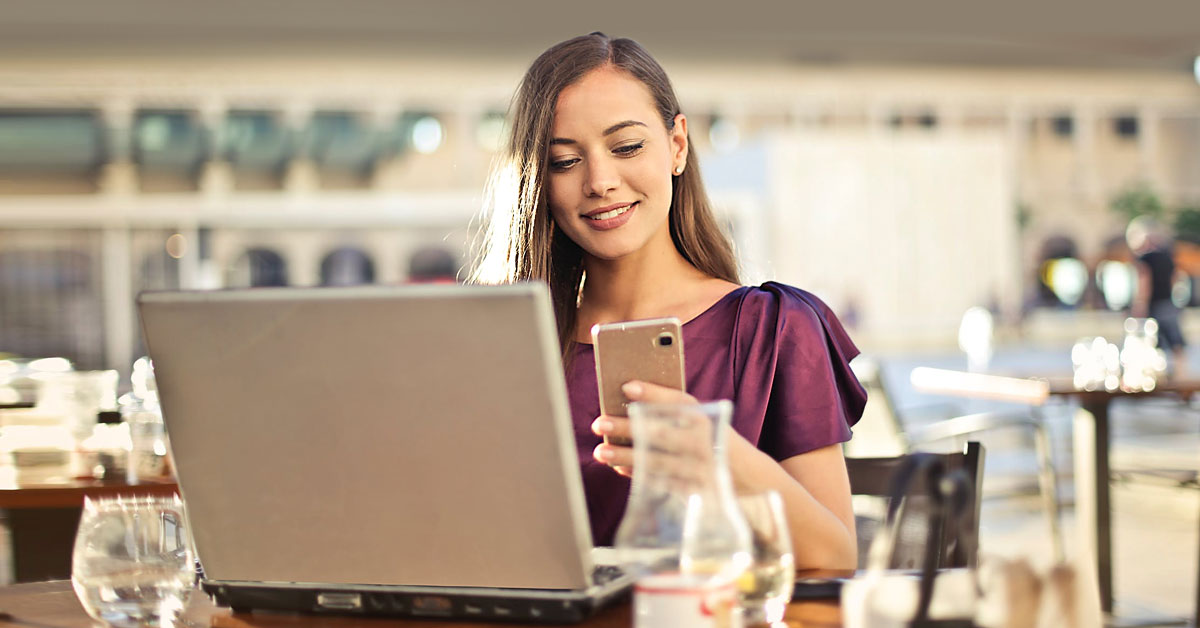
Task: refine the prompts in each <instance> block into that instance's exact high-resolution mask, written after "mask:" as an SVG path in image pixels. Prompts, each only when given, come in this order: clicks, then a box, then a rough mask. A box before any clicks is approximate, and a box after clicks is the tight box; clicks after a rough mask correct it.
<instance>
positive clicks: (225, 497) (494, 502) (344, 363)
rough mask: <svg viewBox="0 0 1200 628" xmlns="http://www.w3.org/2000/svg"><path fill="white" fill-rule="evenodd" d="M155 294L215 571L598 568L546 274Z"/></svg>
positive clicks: (427, 576)
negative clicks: (447, 282)
mask: <svg viewBox="0 0 1200 628" xmlns="http://www.w3.org/2000/svg"><path fill="white" fill-rule="evenodd" d="M139 308H140V312H141V316H142V324H143V330H144V332H145V336H146V342H147V346H148V348H149V352H150V356H151V358H152V359H153V360H154V365H155V375H156V379H157V382H158V388H159V394H160V398H161V401H162V405H163V413H164V419H165V421H166V425H167V429H168V432H169V435H170V439H171V445H172V450H173V453H174V459H175V464H176V468H177V473H178V477H179V483H180V487H181V490H182V493H183V496H184V499H185V501H186V504H187V507H188V510H189V518H190V520H191V522H192V527H193V534H194V537H195V541H196V546H197V551H198V553H199V556H200V559H201V562H202V564H203V565H204V568H205V572H206V576H207V577H208V578H209V579H211V580H215V581H251V582H312V583H344V584H395V585H429V586H478V587H514V588H547V589H581V588H585V587H586V586H587V584H588V574H589V573H590V569H591V564H590V559H589V557H588V552H589V550H590V549H591V536H590V533H589V531H588V527H587V516H586V506H585V503H584V499H583V494H582V488H581V486H582V485H581V482H580V476H579V467H578V461H577V459H576V454H575V445H574V439H573V435H572V429H571V425H570V418H569V410H568V405H567V398H566V390H565V386H564V383H563V374H562V366H561V361H560V358H559V348H558V343H557V337H556V335H555V331H554V330H555V325H554V319H553V313H552V311H551V307H550V301H549V296H548V294H547V292H546V289H545V287H543V286H540V285H514V286H502V287H464V286H422V287H403V288H396V287H369V288H345V289H342V288H337V289H329V288H326V289H266V290H262V289H259V290H244V291H222V292H192V293H147V294H144V295H142V296H141V297H140V298H139Z"/></svg>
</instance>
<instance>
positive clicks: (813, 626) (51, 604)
mask: <svg viewBox="0 0 1200 628" xmlns="http://www.w3.org/2000/svg"><path fill="white" fill-rule="evenodd" d="M0 611H3V612H4V613H5V615H6V616H0V627H3V626H13V627H14V628H29V627H30V626H37V627H38V628H74V627H79V628H85V627H86V628H91V626H93V625H94V624H93V623H92V620H91V618H89V617H88V616H87V614H85V613H84V612H83V607H81V606H80V605H79V601H78V600H77V599H76V597H75V592H74V591H73V590H72V589H71V583H70V582H67V581H61V580H59V581H53V582H38V583H32V584H18V585H14V586H10V587H0ZM784 621H785V623H786V625H787V626H791V627H792V628H838V627H839V626H841V625H842V614H841V609H840V608H839V606H838V601H837V600H835V599H830V600H817V601H806V602H793V603H792V604H790V605H788V609H787V614H786V615H785V617H784ZM182 624H183V625H185V626H213V627H216V628H284V627H296V628H300V627H308V628H312V627H319V628H350V627H352V626H362V625H371V626H380V627H381V628H382V627H384V626H397V627H402V628H496V627H497V626H509V627H515V628H519V626H520V625H519V624H495V623H489V624H482V623H460V622H449V621H445V620H432V621H419V620H401V619H364V618H361V617H334V616H324V615H282V614H267V613H264V614H257V615H256V614H239V615H233V614H231V613H230V612H229V609H225V608H217V607H214V606H213V605H212V603H211V602H210V601H209V600H208V598H207V597H205V596H204V595H203V594H202V593H199V592H197V593H196V594H194V595H193V596H192V601H191V603H190V604H189V605H188V608H187V610H186V611H185V612H184V615H183V622H182ZM576 625H577V626H581V627H582V628H618V627H625V626H632V625H633V621H632V617H631V610H630V605H629V604H628V603H625V604H621V605H619V606H615V607H612V608H609V609H607V610H605V611H602V612H601V613H600V614H598V615H597V616H595V617H593V618H592V619H591V620H589V621H586V622H584V623H582V624H576Z"/></svg>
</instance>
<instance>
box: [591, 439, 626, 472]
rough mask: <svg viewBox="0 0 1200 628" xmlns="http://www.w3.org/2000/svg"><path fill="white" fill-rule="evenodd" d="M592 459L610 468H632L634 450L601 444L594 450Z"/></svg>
mask: <svg viewBox="0 0 1200 628" xmlns="http://www.w3.org/2000/svg"><path fill="white" fill-rule="evenodd" d="M592 457H593V458H595V459H596V460H598V461H600V462H603V463H604V464H606V465H608V466H610V467H632V466H633V448H631V447H620V446H617V445H613V444H610V443H601V444H599V445H596V448H595V449H593V450H592Z"/></svg>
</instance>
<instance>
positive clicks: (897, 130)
mask: <svg viewBox="0 0 1200 628" xmlns="http://www.w3.org/2000/svg"><path fill="white" fill-rule="evenodd" d="M781 4H786V6H778V5H776V4H775V3H763V2H739V3H736V6H734V5H733V4H701V5H689V6H687V7H674V6H673V7H665V6H657V5H644V4H642V5H639V4H634V3H624V4H623V3H616V4H607V5H605V7H604V8H603V9H601V8H600V7H593V8H592V9H591V10H584V11H583V12H584V13H590V14H591V15H590V16H586V15H585V16H581V15H574V16H569V15H567V13H570V12H568V11H558V10H553V9H552V7H551V6H549V5H546V4H544V3H540V2H533V1H528V0H526V1H517V2H506V3H486V2H467V1H461V0H460V1H448V2H434V1H425V2H405V3H397V2H391V1H386V0H349V1H347V2H338V3H330V2H324V1H320V0H296V1H291V2H255V3H237V2H224V1H217V2H210V3H202V4H201V3H187V4H174V3H172V4H163V3H153V2H134V1H130V0H118V1H113V2H104V3H89V2H67V3H53V4H46V3H37V2H11V1H9V2H5V3H4V19H3V20H0V351H4V352H8V353H11V354H15V355H19V356H26V357H42V356H62V357H66V358H68V359H69V360H71V361H72V362H73V363H74V364H75V366H76V368H79V369H100V368H115V369H119V370H120V371H121V372H122V373H123V374H124V373H128V372H129V369H130V365H131V364H132V362H133V360H134V359H135V358H136V357H137V356H139V355H141V354H142V352H143V349H142V347H141V344H140V339H139V333H138V331H137V321H136V315H135V312H134V308H133V297H134V295H135V294H136V293H137V292H139V291H141V290H153V289H175V288H189V289H190V288H219V287H232V286H258V285H301V286H307V285H346V284H355V283H400V282H405V281H410V280H415V279H436V278H446V279H452V278H453V277H455V276H462V275H461V271H462V269H463V268H464V266H466V265H467V264H468V263H469V261H470V260H471V252H470V247H469V245H470V242H471V241H472V236H473V234H474V230H475V228H477V227H478V221H474V222H473V219H474V217H475V214H476V212H477V211H478V209H479V207H480V204H481V203H480V200H481V195H480V192H481V189H482V186H483V184H484V180H485V177H486V174H487V171H488V166H489V164H490V163H491V159H492V157H493V156H494V155H495V151H496V147H497V145H498V142H499V141H500V138H501V136H502V134H503V129H504V113H505V110H506V108H507V105H508V101H509V98H510V96H511V94H512V91H513V89H514V88H515V86H516V84H517V82H518V80H519V78H520V75H521V72H522V71H523V69H524V67H525V66H526V65H527V64H528V63H529V61H530V60H532V58H533V57H535V56H536V55H537V54H538V53H539V52H540V51H541V50H543V49H545V48H546V47H547V46H549V45H550V44H552V43H554V42H556V41H559V40H562V39H564V38H567V37H570V36H573V35H576V34H580V33H584V32H587V31H590V30H597V29H599V30H604V31H606V32H608V33H609V34H611V35H614V36H630V37H634V38H636V39H638V40H639V41H641V43H643V44H644V45H645V46H646V47H647V48H648V49H649V50H650V51H651V52H652V53H653V54H655V55H656V56H658V57H659V59H660V60H661V61H662V63H663V64H664V65H665V66H666V68H667V70H668V73H669V74H670V75H671V77H672V78H673V80H674V81H675V83H676V88H677V90H678V92H679V93H680V96H681V99H682V102H683V105H684V108H685V112H686V113H687V114H688V116H689V118H690V121H691V129H692V131H691V132H692V139H693V142H694V143H695V145H696V150H697V151H698V153H699V155H700V157H701V163H702V165H703V169H704V173H705V176H706V179H707V183H708V185H709V188H710V192H711V194H712V195H713V197H714V198H715V200H716V202H717V205H718V207H719V208H720V210H721V212H722V217H723V219H724V221H725V222H726V224H727V225H728V227H729V229H730V231H731V233H732V234H733V235H734V238H735V240H736V242H737V245H738V249H739V253H740V257H741V261H742V264H743V268H744V271H745V275H746V281H748V282H758V281H761V280H764V279H778V280H780V281H785V282H789V283H793V284H796V285H799V286H803V287H806V288H808V289H810V290H812V291H814V292H816V293H817V294H818V295H820V296H821V297H823V298H824V299H825V300H827V301H828V302H829V303H830V304H831V305H832V306H833V307H834V308H835V309H836V310H837V311H838V312H839V314H840V315H841V316H842V317H843V318H845V319H846V320H847V322H849V323H850V324H851V325H852V326H853V327H854V334H855V337H856V338H857V339H858V340H859V344H860V345H862V346H863V347H864V348H865V349H868V350H869V351H892V350H911V349H923V348H946V347H951V348H952V347H954V343H955V342H956V341H957V333H958V328H959V323H960V319H961V317H962V315H963V313H964V311H965V310H967V308H969V307H971V306H982V307H985V308H987V309H988V310H990V311H991V312H992V313H993V315H994V316H995V320H996V334H997V337H998V339H999V341H1000V342H1004V341H1008V340H1021V341H1024V340H1030V339H1032V340H1034V341H1046V342H1068V343H1069V342H1070V341H1071V340H1073V339H1074V338H1075V337H1077V336H1079V335H1082V332H1083V330H1082V329H1081V327H1083V326H1090V327H1094V328H1096V329H1100V328H1101V327H1105V328H1107V327H1112V325H1113V323H1111V321H1112V320H1119V319H1120V318H1122V317H1123V313H1122V312H1123V310H1125V309H1126V308H1127V307H1128V305H1129V303H1130V299H1131V297H1132V291H1133V290H1134V282H1133V275H1132V270H1131V267H1130V266H1129V261H1130V256H1129V252H1128V248H1127V247H1126V246H1125V245H1124V239H1123V232H1124V227H1125V224H1126V222H1127V221H1128V220H1129V218H1130V217H1132V216H1133V215H1137V214H1139V213H1150V214H1154V215H1157V216H1159V217H1160V218H1161V219H1162V221H1163V222H1165V223H1167V224H1169V225H1172V226H1174V227H1176V228H1177V229H1178V236H1179V241H1178V246H1177V248H1176V255H1177V258H1178V260H1179V263H1180V266H1181V267H1182V268H1183V269H1184V270H1185V271H1186V272H1187V273H1188V277H1187V278H1186V279H1184V280H1182V283H1181V285H1180V286H1179V290H1178V295H1177V298H1178V300H1179V302H1180V303H1181V304H1187V305H1190V304H1192V303H1193V302H1197V303H1200V291H1198V290H1194V289H1193V285H1192V284H1193V281H1194V280H1193V277H1197V276H1200V248H1197V247H1196V246H1195V245H1193V244H1192V242H1200V209H1197V208H1200V85H1198V84H1197V79H1196V76H1195V74H1194V62H1195V58H1196V54H1197V53H1200V20H1198V19H1196V18H1197V17H1198V15H1197V9H1196V7H1195V6H1194V3H1188V2H1177V1H1172V0H1163V1H1158V2H1154V3H1152V5H1149V6H1146V7H1135V6H1132V5H1130V4H1129V3H1125V4H1120V5H1118V4H1114V5H1112V6H1111V7H1109V6H1104V5H1103V4H1096V3H1086V4H1085V3H1075V4H1074V5H1071V4H1069V3H1068V4H1055V6H1042V5H1040V4H1035V3H1016V4H1012V3H1008V4H1004V5H1000V4H996V3H993V4H986V5H984V4H972V5H971V6H963V4H964V3H949V2H946V3H904V4H903V6H891V5H883V6H877V5H876V4H874V3H845V4H839V5H838V7H836V8H835V7H832V6H826V5H824V4H822V5H815V4H802V3H781ZM1194 294H1195V296H1193V295H1194ZM1191 319H1192V317H1191V316H1190V315H1188V314H1185V319H1184V320H1185V325H1190V324H1191V323H1192V320H1191ZM1117 325H1119V323H1117ZM1112 328H1113V329H1119V327H1112Z"/></svg>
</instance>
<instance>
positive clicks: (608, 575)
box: [592, 565, 625, 586]
mask: <svg viewBox="0 0 1200 628" xmlns="http://www.w3.org/2000/svg"><path fill="white" fill-rule="evenodd" d="M624 576H625V570H623V569H621V568H620V567H619V566H617V565H596V566H595V567H594V568H592V583H593V584H595V585H597V586H599V585H604V584H608V583H609V582H612V581H613V580H617V579H619V578H623V577H624Z"/></svg>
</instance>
